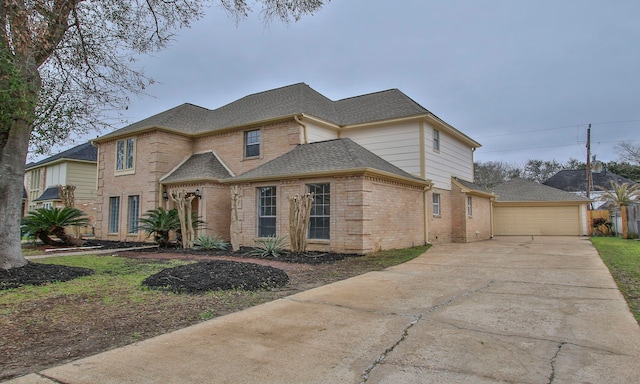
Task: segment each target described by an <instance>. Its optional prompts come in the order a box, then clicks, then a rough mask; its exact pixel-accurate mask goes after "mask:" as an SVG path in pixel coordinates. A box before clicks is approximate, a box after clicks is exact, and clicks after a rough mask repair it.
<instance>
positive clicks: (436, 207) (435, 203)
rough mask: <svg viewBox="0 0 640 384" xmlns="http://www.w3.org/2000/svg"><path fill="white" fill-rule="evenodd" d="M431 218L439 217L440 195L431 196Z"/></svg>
mask: <svg viewBox="0 0 640 384" xmlns="http://www.w3.org/2000/svg"><path fill="white" fill-rule="evenodd" d="M433 216H440V194H439V193H434V194H433Z"/></svg>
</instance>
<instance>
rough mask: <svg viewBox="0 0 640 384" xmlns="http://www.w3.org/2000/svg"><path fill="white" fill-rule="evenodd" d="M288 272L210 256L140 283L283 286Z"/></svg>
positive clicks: (184, 288)
mask: <svg viewBox="0 0 640 384" xmlns="http://www.w3.org/2000/svg"><path fill="white" fill-rule="evenodd" d="M288 283H289V276H288V275H287V274H286V273H285V272H284V271H283V270H281V269H277V268H274V267H270V266H264V265H258V264H253V263H240V262H236V261H226V260H212V261H200V262H197V263H193V264H187V265H182V266H179V267H174V268H167V269H163V270H162V271H160V272H158V273H156V274H154V275H152V276H149V277H148V278H146V279H145V280H144V281H143V282H142V284H143V285H146V286H148V287H150V288H153V289H160V290H167V291H171V292H175V293H200V292H206V291H215V290H228V289H242V290H247V291H255V290H258V289H270V288H277V287H282V286H285V285H287V284H288Z"/></svg>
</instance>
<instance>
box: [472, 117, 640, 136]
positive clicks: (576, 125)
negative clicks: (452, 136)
mask: <svg viewBox="0 0 640 384" xmlns="http://www.w3.org/2000/svg"><path fill="white" fill-rule="evenodd" d="M636 122H640V120H617V121H600V122H597V123H591V125H592V126H593V125H602V124H623V123H636ZM588 125H589V124H588V123H587V124H575V125H565V126H562V127H555V128H542V129H533V130H529V131H516V132H509V133H500V134H497V135H489V136H476V138H477V139H486V138H491V137H501V136H513V135H521V134H523V133H536V132H545V131H557V130H559V129H568V128H576V129H577V128H580V127H585V128H586V127H587V126H588Z"/></svg>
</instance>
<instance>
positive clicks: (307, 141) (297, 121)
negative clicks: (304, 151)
mask: <svg viewBox="0 0 640 384" xmlns="http://www.w3.org/2000/svg"><path fill="white" fill-rule="evenodd" d="M293 120H295V122H296V123H298V124H300V125H301V126H302V135H303V136H302V139H303V140H304V142H303V143H302V144H309V140H308V137H307V126H306V125H305V124H304V123H303V122H302V120H300V117H299V116H298V115H295V116H293Z"/></svg>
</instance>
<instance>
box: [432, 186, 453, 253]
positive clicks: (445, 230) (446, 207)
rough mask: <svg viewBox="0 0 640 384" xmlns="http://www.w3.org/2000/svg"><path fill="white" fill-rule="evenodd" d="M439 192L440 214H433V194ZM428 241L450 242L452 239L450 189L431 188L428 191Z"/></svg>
mask: <svg viewBox="0 0 640 384" xmlns="http://www.w3.org/2000/svg"><path fill="white" fill-rule="evenodd" d="M434 193H439V194H440V215H434V214H433V194H434ZM428 196H429V198H428V202H429V203H428V204H429V206H428V215H427V219H428V221H429V242H430V243H434V244H435V243H450V242H451V241H452V240H451V238H452V236H451V228H452V225H453V214H452V209H453V208H452V202H451V191H448V190H446V189H440V188H433V189H432V190H431V191H430V192H428Z"/></svg>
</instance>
